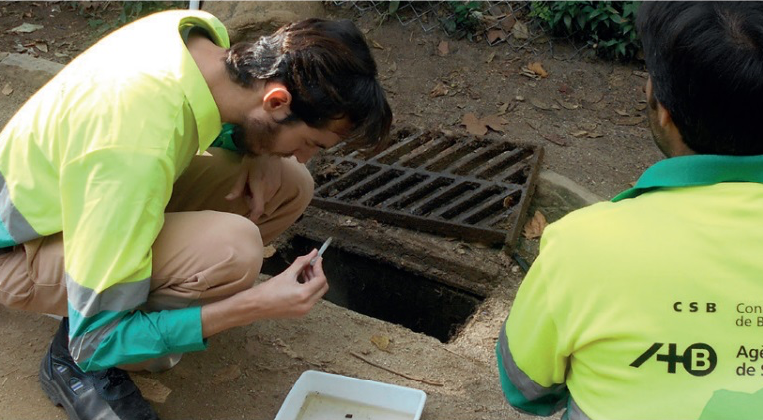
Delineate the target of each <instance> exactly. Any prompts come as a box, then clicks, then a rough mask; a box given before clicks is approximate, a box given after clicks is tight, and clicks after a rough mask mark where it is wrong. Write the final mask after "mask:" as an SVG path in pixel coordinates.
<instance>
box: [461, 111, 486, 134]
mask: <svg viewBox="0 0 763 420" xmlns="http://www.w3.org/2000/svg"><path fill="white" fill-rule="evenodd" d="M461 125H463V126H465V127H466V131H467V132H468V133H469V134H473V135H475V136H484V135H485V134H487V126H485V124H483V123H482V121H480V119H479V118H477V116H476V115H474V113H472V112H470V113H468V114H465V115H464V117H463V118H462V119H461Z"/></svg>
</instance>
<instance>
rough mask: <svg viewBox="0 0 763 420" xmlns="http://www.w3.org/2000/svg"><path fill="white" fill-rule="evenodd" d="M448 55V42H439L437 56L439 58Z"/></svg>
mask: <svg viewBox="0 0 763 420" xmlns="http://www.w3.org/2000/svg"><path fill="white" fill-rule="evenodd" d="M448 53H450V49H449V48H448V41H440V44H439V45H438V46H437V55H439V56H440V57H445V56H446V55H448Z"/></svg>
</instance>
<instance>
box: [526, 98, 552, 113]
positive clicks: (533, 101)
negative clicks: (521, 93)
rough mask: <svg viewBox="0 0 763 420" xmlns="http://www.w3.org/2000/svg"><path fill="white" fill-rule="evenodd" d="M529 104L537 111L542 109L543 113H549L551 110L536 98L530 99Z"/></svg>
mask: <svg viewBox="0 0 763 420" xmlns="http://www.w3.org/2000/svg"><path fill="white" fill-rule="evenodd" d="M530 103H531V104H532V106H534V107H536V108H538V109H542V110H544V111H550V110H551V106H550V105H549V104H547V103H545V102H543V101H541V100H540V99H538V98H530Z"/></svg>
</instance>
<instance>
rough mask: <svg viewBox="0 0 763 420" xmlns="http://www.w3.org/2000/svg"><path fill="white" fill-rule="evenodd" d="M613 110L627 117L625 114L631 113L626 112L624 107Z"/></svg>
mask: <svg viewBox="0 0 763 420" xmlns="http://www.w3.org/2000/svg"><path fill="white" fill-rule="evenodd" d="M615 112H616V113H617V115H619V116H621V117H627V116H629V115H631V114H629V113H628V111H626V110H624V109H616V110H615Z"/></svg>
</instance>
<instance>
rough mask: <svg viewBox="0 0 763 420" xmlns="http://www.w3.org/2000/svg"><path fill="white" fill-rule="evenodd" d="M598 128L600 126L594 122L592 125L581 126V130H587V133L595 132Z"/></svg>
mask: <svg viewBox="0 0 763 420" xmlns="http://www.w3.org/2000/svg"><path fill="white" fill-rule="evenodd" d="M598 126H599V124H597V123H595V122H592V123H583V124H580V129H581V130H586V131H594V130H596V127H598Z"/></svg>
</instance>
